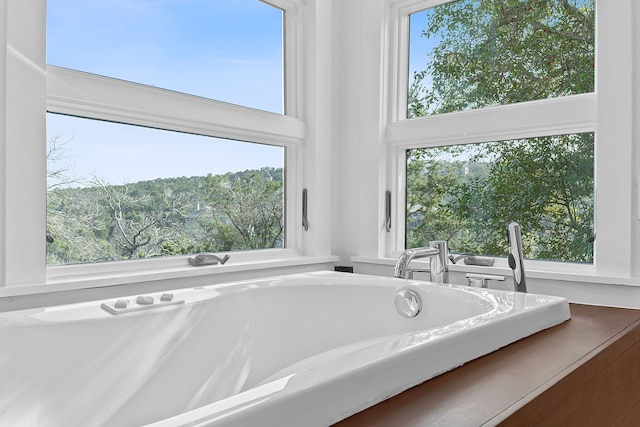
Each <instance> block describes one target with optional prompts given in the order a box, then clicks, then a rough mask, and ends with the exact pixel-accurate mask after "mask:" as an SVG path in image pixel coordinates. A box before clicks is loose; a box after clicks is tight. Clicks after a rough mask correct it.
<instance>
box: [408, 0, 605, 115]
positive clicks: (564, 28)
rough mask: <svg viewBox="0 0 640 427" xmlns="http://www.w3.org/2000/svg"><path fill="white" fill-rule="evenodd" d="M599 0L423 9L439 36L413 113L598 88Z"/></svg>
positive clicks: (513, 0) (413, 91) (468, 2)
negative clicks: (595, 79) (597, 11)
mask: <svg viewBox="0 0 640 427" xmlns="http://www.w3.org/2000/svg"><path fill="white" fill-rule="evenodd" d="M594 11H595V4H594V1H593V0H573V1H570V0H535V1H522V0H459V1H454V2H450V3H447V4H444V5H440V6H437V7H435V8H433V9H431V10H430V11H429V12H428V13H426V14H424V16H426V18H427V21H426V22H424V30H423V33H422V35H423V36H424V37H427V38H431V39H434V40H438V44H437V45H436V46H435V47H434V48H433V50H432V51H431V52H430V53H429V55H430V57H429V58H428V59H429V61H428V66H427V68H426V69H425V70H423V71H420V72H417V73H416V74H415V75H414V79H413V82H412V84H411V85H410V93H409V117H419V116H423V115H427V114H437V113H446V112H452V111H461V110H468V109H474V108H482V107H489V106H496V105H506V104H512V103H515V102H523V101H533V100H538V99H547V98H555V97H559V96H565V95H572V94H578V93H588V92H593V89H594V71H595V70H594V69H595V37H594V34H595V33H594V23H595V12H594Z"/></svg>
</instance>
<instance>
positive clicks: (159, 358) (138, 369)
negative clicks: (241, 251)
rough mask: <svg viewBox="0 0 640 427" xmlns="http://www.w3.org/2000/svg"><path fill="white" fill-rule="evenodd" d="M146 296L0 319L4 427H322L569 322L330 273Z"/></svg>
mask: <svg viewBox="0 0 640 427" xmlns="http://www.w3.org/2000/svg"><path fill="white" fill-rule="evenodd" d="M399 288H411V289H413V290H415V291H416V292H417V293H418V294H419V296H420V297H421V299H422V301H423V304H424V306H423V309H422V311H421V312H420V313H419V314H418V315H417V316H416V317H413V318H406V317H403V316H401V315H400V314H399V313H398V311H397V310H396V308H395V305H394V297H395V295H396V293H397V291H398V289H399ZM151 296H152V297H154V302H155V303H156V304H155V305H153V306H152V308H149V309H144V310H140V311H132V312H128V313H120V314H117V315H114V314H111V313H109V312H107V311H106V310H105V309H104V308H101V304H102V303H105V304H106V305H107V307H112V306H113V304H114V302H115V301H114V300H109V301H98V302H90V303H82V304H72V305H67V306H59V307H51V308H47V309H38V310H23V311H17V312H12V313H3V314H0V364H1V366H0V425H2V426H5V425H6V426H64V427H72V426H82V427H89V426H119V427H126V426H141V425H147V424H149V425H152V426H154V427H164V426H177V425H188V426H205V425H206V426H303V425H304V426H323V425H330V424H331V423H333V422H335V421H338V420H340V419H343V418H345V417H347V416H349V415H351V414H353V413H355V412H358V411H360V410H362V409H364V408H366V407H368V406H371V405H372V404H374V403H377V402H379V401H382V400H384V399H385V398H388V397H390V396H392V395H394V394H397V393H399V392H401V391H403V390H406V389H407V388H409V387H412V386H414V385H417V384H419V383H421V382H423V381H425V380H427V379H429V378H432V377H434V376H436V375H438V374H440V373H443V372H445V371H447V370H450V369H452V368H455V367H456V366H459V365H461V364H463V363H465V362H467V361H469V360H471V359H474V358H476V357H479V356H481V355H484V354H486V353H489V352H491V351H494V350H496V349H498V348H500V347H502V346H505V345H507V344H509V343H511V342H513V341H515V340H518V339H520V338H523V337H525V336H527V335H530V334H533V333H535V332H537V331H539V330H541V329H544V328H548V327H551V326H553V325H556V324H558V323H561V322H563V321H565V320H567V319H568V318H569V317H570V313H569V307H568V304H567V301H566V300H564V299H563V298H556V297H548V296H540V295H532V294H516V293H513V292H503V291H491V290H481V289H476V288H466V287H456V286H447V285H433V284H429V283H424V282H419V281H407V280H401V279H389V278H380V277H374V276H361V275H356V274H344V273H333V272H318V273H310V274H302V275H291V276H282V277H276V278H269V279H263V280H252V281H244V282H235V283H229V284H221V285H215V286H208V287H204V288H195V289H186V290H176V291H174V292H173V297H174V298H173V300H172V301H171V302H170V303H167V304H169V305H167V306H162V305H158V303H159V298H160V294H158V295H155V294H154V295H151ZM128 299H129V300H135V297H130V298H128ZM132 307H133V308H137V307H138V305H136V304H135V303H133V302H132V303H130V305H129V307H128V308H132Z"/></svg>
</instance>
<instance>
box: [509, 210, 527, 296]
mask: <svg viewBox="0 0 640 427" xmlns="http://www.w3.org/2000/svg"><path fill="white" fill-rule="evenodd" d="M507 240H508V241H509V256H508V258H507V261H508V262H509V267H510V268H511V269H512V270H513V287H514V289H515V291H516V292H527V283H526V280H525V277H524V257H523V255H522V236H521V235H520V224H518V223H517V222H510V223H509V224H508V225H507Z"/></svg>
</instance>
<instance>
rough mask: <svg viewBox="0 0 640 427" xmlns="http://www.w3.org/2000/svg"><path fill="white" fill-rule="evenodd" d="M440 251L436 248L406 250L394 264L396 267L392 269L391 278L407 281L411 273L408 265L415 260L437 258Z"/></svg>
mask: <svg viewBox="0 0 640 427" xmlns="http://www.w3.org/2000/svg"><path fill="white" fill-rule="evenodd" d="M439 252H440V251H439V250H438V248H431V247H429V248H426V247H425V248H415V249H407V250H406V251H404V252H402V254H401V255H400V257H399V258H398V261H397V262H396V266H395V268H394V269H393V277H399V278H401V279H408V278H409V277H410V275H411V273H412V271H411V270H410V269H409V263H410V262H411V261H412V260H414V259H417V258H426V257H433V256H437V255H438V253H439Z"/></svg>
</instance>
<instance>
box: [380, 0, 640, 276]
mask: <svg viewBox="0 0 640 427" xmlns="http://www.w3.org/2000/svg"><path fill="white" fill-rule="evenodd" d="M623 3H624V4H623ZM631 3H632V2H628V1H625V2H622V3H611V2H603V1H597V0H570V1H556V0H551V1H547V2H503V1H494V0H480V1H466V0H459V1H452V2H451V1H439V0H425V1H409V0H389V4H390V6H391V8H390V19H391V21H390V25H389V33H388V36H389V40H390V42H391V46H392V47H391V49H390V53H389V55H388V56H387V61H388V63H391V62H393V61H394V58H397V60H395V62H396V63H395V64H392V65H389V70H390V72H389V73H388V75H389V76H390V78H391V79H392V80H391V81H390V83H389V84H388V87H389V88H390V91H389V93H388V94H387V96H388V97H389V99H390V101H391V102H390V104H391V108H390V110H389V118H388V120H389V123H388V125H387V129H386V141H387V144H388V146H389V153H390V154H391V159H390V163H389V166H388V168H389V170H390V171H391V173H390V174H389V177H390V180H389V186H390V187H391V188H395V189H396V191H395V192H394V194H395V199H394V201H395V204H394V205H395V207H396V216H395V218H396V221H397V223H395V227H392V229H391V230H392V231H391V232H390V233H389V236H388V238H387V239H385V241H386V242H387V253H388V254H389V255H390V256H396V255H397V253H398V251H400V250H402V249H404V248H405V247H411V246H416V245H422V244H424V243H425V241H426V240H427V239H431V237H434V236H437V238H444V239H450V242H451V243H452V245H451V246H452V247H453V249H454V250H456V251H461V252H464V251H470V252H475V251H479V252H483V253H486V254H488V255H494V256H504V254H505V249H504V248H505V246H504V245H505V244H506V234H505V233H504V231H503V229H502V228H501V227H498V226H497V225H496V226H495V227H493V226H492V227H490V228H494V230H495V231H493V232H492V233H493V234H492V235H491V236H488V235H485V236H483V237H481V238H480V239H479V240H478V238H479V236H480V233H478V230H479V226H482V224H485V223H486V221H487V219H486V218H485V217H482V216H481V215H486V214H487V212H488V211H490V212H493V213H494V214H495V215H499V216H501V217H504V218H490V221H491V224H493V223H494V222H495V223H496V224H497V223H499V221H502V222H503V223H504V227H506V223H507V222H508V221H512V220H515V221H519V222H522V223H524V224H523V238H524V235H525V234H526V235H527V239H529V241H528V242H527V244H528V245H529V249H530V251H529V254H528V256H530V257H531V258H534V259H538V260H541V261H542V260H548V261H544V262H543V263H534V264H533V265H536V266H539V267H540V268H541V269H544V270H547V271H562V272H572V273H576V272H579V273H580V274H597V275H600V276H606V275H610V276H616V277H620V276H622V277H629V276H630V275H632V274H634V273H633V272H632V270H633V268H636V267H637V266H636V267H633V266H634V265H635V264H637V263H635V261H634V258H633V253H634V252H633V249H632V248H633V245H634V243H632V240H633V239H634V238H631V237H629V236H631V235H632V234H633V231H632V226H631V224H632V223H633V218H634V217H635V214H634V213H633V212H634V208H633V203H634V202H633V201H634V200H636V196H635V194H634V193H633V183H634V181H633V178H632V174H633V173H632V170H633V167H632V158H633V150H632V146H633V142H632V141H633V137H632V133H631V129H632V127H631V123H632V114H631V113H630V112H629V111H632V110H629V109H630V108H631V105H632V101H631V100H632V95H631V92H630V91H631V87H632V79H631V78H630V75H631V74H630V73H629V70H630V69H631V62H630V61H629V60H628V55H631V52H632V51H633V50H632V45H631V40H632V39H633V37H632V25H631V24H630V22H631V20H627V19H623V18H622V17H625V16H630V15H629V14H631ZM538 6H545V7H546V8H545V9H544V10H536V8H537V7H538ZM596 10H597V13H596ZM545 14H546V15H547V17H546V18H545V16H544V15H545ZM634 22H635V21H634ZM427 36H428V37H427ZM596 41H597V43H596ZM596 45H597V46H598V47H599V48H598V49H595V46H596ZM614 52H615V53H614ZM394 55H395V56H394ZM625 58H627V59H625ZM532 82H535V83H536V84H535V85H533V84H532ZM614 111H617V112H618V115H616V114H615V113H614ZM620 114H621V115H620ZM563 140H564V141H566V142H569V141H574V142H576V141H582V142H581V144H582V143H584V144H583V146H584V148H585V150H584V151H582V154H581V155H580V156H577V157H575V156H574V159H573V163H571V162H569V163H565V166H563V167H564V170H561V169H557V166H555V165H554V166H549V165H548V164H546V165H545V169H546V172H547V173H548V174H549V177H554V179H555V177H561V176H563V175H562V174H563V173H565V174H566V173H568V174H569V175H565V178H567V177H570V176H571V174H573V173H574V172H577V173H578V174H579V177H580V179H579V180H577V181H573V182H575V183H578V184H579V185H580V186H582V188H581V189H580V197H579V200H578V199H576V200H577V201H578V202H579V203H578V204H576V206H575V209H574V212H575V213H576V214H579V216H580V222H581V226H580V232H570V231H569V230H568V229H565V232H564V233H565V235H564V237H563V238H562V239H561V241H558V242H554V239H555V237H553V236H554V235H558V236H560V235H562V233H560V234H558V233H559V231H560V229H559V228H558V227H559V226H560V227H561V228H565V227H566V226H567V224H568V223H567V221H568V219H567V218H564V219H561V218H560V217H557V218H556V220H554V221H551V220H550V218H549V217H548V214H544V215H540V214H538V217H537V219H536V220H535V221H532V217H531V216H530V215H529V216H528V217H527V215H525V211H524V210H521V211H519V212H518V211H515V210H513V209H512V210H511V211H510V212H506V211H505V207H504V206H502V205H498V206H495V205H494V206H493V208H492V209H484V208H485V207H486V206H485V207H483V209H480V210H477V207H478V203H477V202H478V200H477V199H478V197H480V196H484V197H488V196H490V195H491V192H492V191H493V190H495V189H491V188H486V185H487V183H491V184H496V183H492V182H491V180H492V179H493V180H497V177H493V178H492V177H491V171H492V170H494V169H493V168H496V167H499V166H500V165H501V164H502V163H503V162H504V161H505V159H504V158H500V157H495V156H494V157H491V156H489V157H486V156H485V157H484V158H482V156H481V155H486V154H487V153H489V152H491V151H495V150H496V149H497V147H511V148H512V150H513V152H514V153H517V152H518V151H522V152H527V157H523V158H522V162H521V163H522V164H521V165H520V166H522V167H525V166H526V165H527V162H528V161H530V160H532V159H544V158H545V155H546V154H548V153H547V152H546V151H545V150H549V149H551V147H552V146H555V145H554V144H555V143H556V142H557V143H560V142H561V141H563ZM560 145H562V144H560ZM560 145H558V146H560ZM535 146H537V147H538V149H537V151H535V152H533V151H532V152H529V151H527V150H529V149H533V148H534V147H535ZM587 147H590V148H587ZM567 150H568V151H566V152H565V153H564V155H565V157H567V159H568V158H569V157H571V156H570V154H571V151H570V149H569V148H567ZM483 152H484V154H483ZM505 153H509V154H512V153H510V152H509V150H507V151H505ZM559 154H562V153H559ZM561 157H562V155H560V156H559V157H558V158H557V159H556V158H554V159H553V160H558V159H560V158H561ZM472 158H473V160H476V161H478V162H477V163H474V164H470V165H469V166H470V167H469V173H468V174H466V175H465V169H464V163H465V162H468V161H469V160H470V159H472ZM427 159H438V160H439V161H440V164H439V166H440V167H441V169H440V173H441V175H437V176H435V177H433V178H434V179H435V178H437V179H441V180H442V182H440V183H439V184H438V183H437V182H436V185H435V188H434V187H432V188H429V189H426V188H422V187H424V183H421V182H420V180H423V179H424V177H425V175H426V176H428V174H429V173H432V174H435V173H436V170H437V168H435V169H434V168H433V167H432V168H429V167H427V166H428V165H427V163H428V162H426V160H427ZM578 160H579V161H578ZM583 160H584V161H585V162H583ZM432 166H433V164H432ZM456 166H460V167H462V169H455V167H456ZM442 168H444V169H447V168H448V169H447V171H446V173H450V174H452V175H455V174H458V175H455V179H453V180H452V181H450V182H452V183H451V184H450V186H447V185H445V184H444V181H445V177H443V176H442V174H444V173H445V171H444V170H443V169H442ZM474 168H478V169H474ZM614 169H615V171H614ZM493 173H496V172H495V170H494V172H493ZM483 174H484V175H483ZM505 176H507V175H505ZM512 178H513V179H515V178H517V177H515V176H514V177H512ZM416 180H417V181H416ZM421 185H422V187H421ZM438 185H440V187H438ZM531 186H532V183H529V185H528V187H531ZM520 188H523V186H520ZM423 190H424V194H430V193H429V191H432V192H438V191H439V193H438V194H437V196H438V197H439V198H438V199H437V200H429V199H428V198H424V199H423V200H419V198H418V197H417V193H418V192H420V191H423ZM539 190H540V191H544V190H542V189H539ZM473 191H475V192H473ZM517 194H518V192H517V190H516V189H514V190H513V192H512V196H513V197H512V198H511V199H510V200H514V199H516V200H518V201H523V198H521V197H518V196H517ZM499 195H500V197H504V196H507V195H506V194H504V193H501V194H499ZM494 196H495V193H494ZM538 196H542V194H538ZM465 197H466V199H465ZM550 197H551V195H550V194H544V197H540V198H539V199H540V200H541V201H543V202H544V203H547V202H548V201H549V200H550ZM474 198H475V199H476V200H473V199H474ZM435 204H437V206H435ZM490 205H491V204H490V203H487V206H490ZM541 206H542V205H541ZM541 206H535V207H536V209H537V208H541ZM614 206H615V208H614ZM429 207H431V208H432V209H435V213H434V211H433V210H432V211H429V213H430V214H431V217H429V218H428V219H427V220H426V222H425V220H424V218H423V216H426V215H425V212H426V211H427V209H429ZM529 207H532V206H531V205H530V206H529ZM454 208H457V209H461V210H460V211H457V212H451V209H454ZM464 209H468V210H467V211H465V210H464ZM474 209H476V211H475V212H474ZM527 209H528V208H527ZM541 209H542V208H541ZM544 209H547V210H548V211H550V210H552V209H556V207H554V205H553V204H551V205H549V204H547V205H546V207H545V208H544ZM544 209H543V210H544ZM525 210H526V209H525ZM476 212H478V217H477V218H473V216H474V214H475V213H476ZM537 212H540V210H538V211H537ZM558 212H559V210H558ZM567 212H569V211H568V210H567ZM445 214H449V215H448V216H447V215H445ZM514 216H518V217H519V218H518V217H514ZM461 218H464V219H465V221H469V222H466V223H465V224H464V226H461V224H460V223H458V224H457V225H458V226H459V227H456V224H451V223H449V222H448V221H450V220H451V221H454V222H455V221H460V219H461ZM438 221H441V222H440V223H438ZM442 221H447V223H446V227H444V226H442ZM544 224H546V225H544ZM560 224H562V225H560ZM543 225H544V226H543ZM526 226H530V229H529V230H526V229H525V227H526ZM434 228H438V230H437V231H438V232H439V233H440V234H435V233H431V234H429V233H430V231H428V229H431V231H433V229H434ZM458 229H460V230H463V231H462V232H458V233H457V234H455V233H454V235H453V237H452V236H450V235H448V234H447V233H446V232H447V231H449V232H450V233H452V232H453V231H454V230H458ZM576 230H577V228H576ZM485 231H486V230H482V232H483V233H484V232H485ZM474 233H475V235H474ZM464 239H467V240H466V241H465V240H464ZM503 240H504V242H503ZM570 241H573V242H574V243H575V246H573V244H571V243H570ZM490 242H494V243H490ZM497 242H500V243H499V244H497ZM621 243H622V245H623V246H624V249H620V246H619V245H620V244H621ZM562 245H565V246H564V249H565V252H564V253H559V252H558V250H552V248H553V246H557V247H558V248H559V247H560V246H562ZM489 246H493V247H489ZM568 246H571V247H572V249H570V250H569V247H568ZM614 254H615V255H614ZM559 260H562V261H573V262H571V263H553V262H549V261H559ZM500 262H501V261H500ZM501 265H505V266H506V263H505V264H501Z"/></svg>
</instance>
